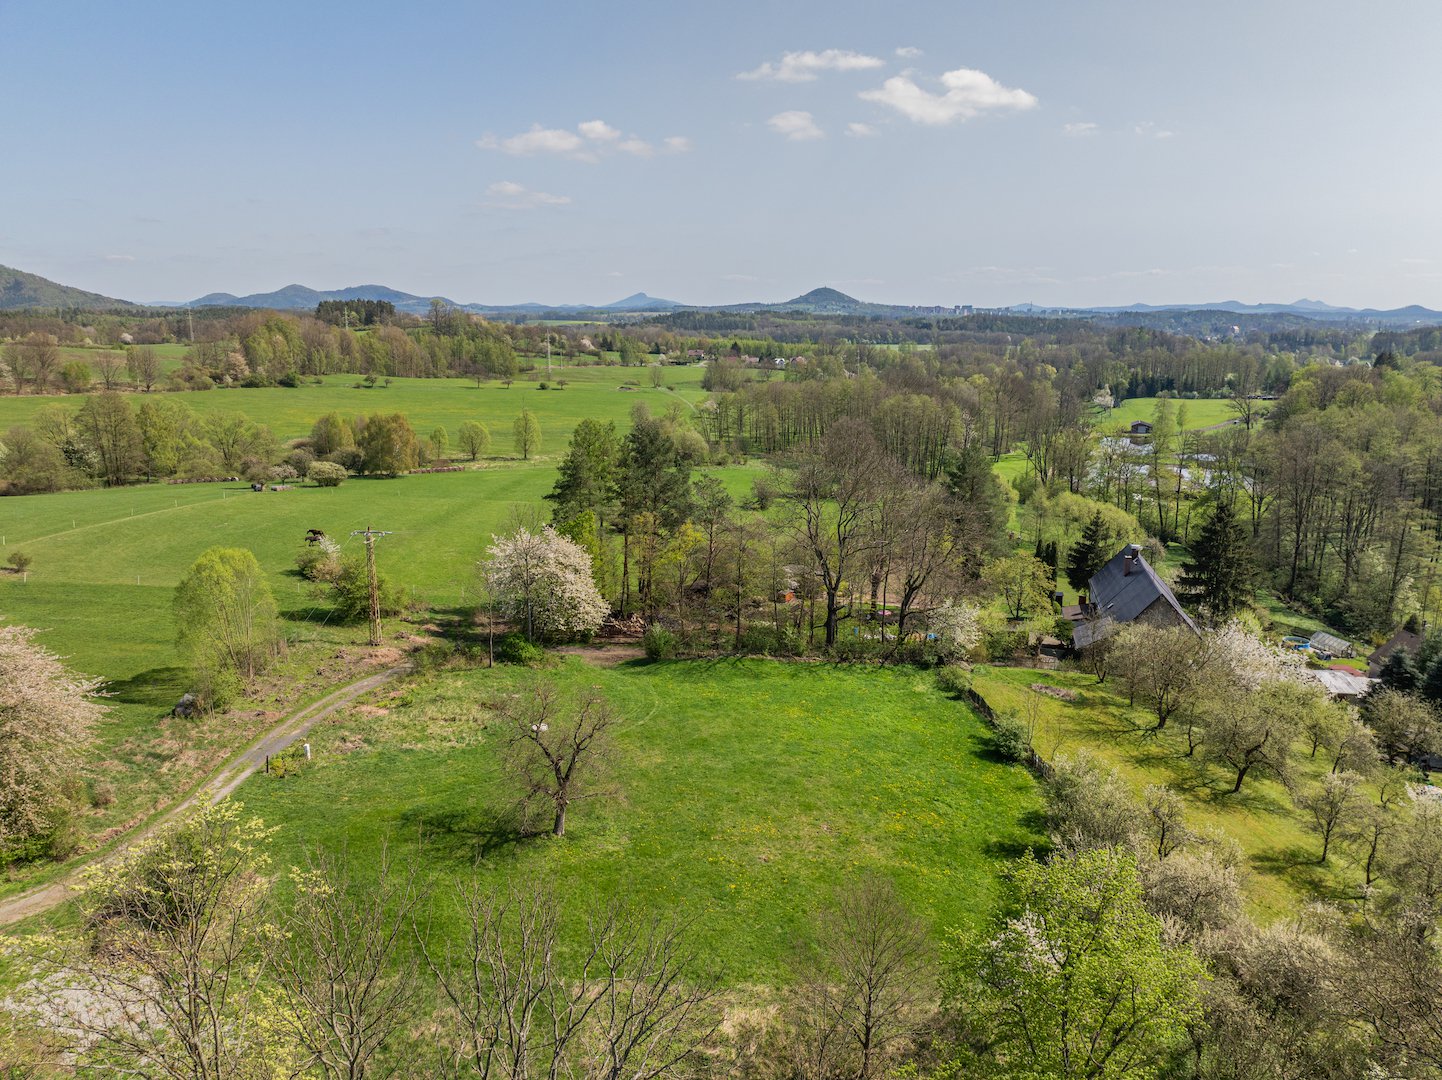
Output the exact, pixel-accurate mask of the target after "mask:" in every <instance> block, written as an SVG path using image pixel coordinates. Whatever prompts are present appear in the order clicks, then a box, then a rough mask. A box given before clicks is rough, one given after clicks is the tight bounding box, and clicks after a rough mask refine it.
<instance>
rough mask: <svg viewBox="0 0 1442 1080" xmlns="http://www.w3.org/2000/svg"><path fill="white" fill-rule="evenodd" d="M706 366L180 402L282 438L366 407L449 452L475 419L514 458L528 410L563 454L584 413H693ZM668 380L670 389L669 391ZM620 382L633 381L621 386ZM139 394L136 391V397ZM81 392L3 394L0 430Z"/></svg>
mask: <svg viewBox="0 0 1442 1080" xmlns="http://www.w3.org/2000/svg"><path fill="white" fill-rule="evenodd" d="M703 370H704V369H702V368H699V367H668V368H664V369H663V372H662V373H663V376H664V379H665V382H664V383H663V385H662V386H661V387H659V388H656V387H653V386H652V385H651V372H650V370H648V369H646V368H636V367H631V368H623V367H565V366H563V365H561V364H556V365H555V366H554V373H553V377H552V378H551V386H552V387H553V389H549V390H541V389H539V387H540V382H541V381H545V380H546V378H547V376H546V369H545V362H544V361H542V362H541V365H540V369H539V371H538V372H534V373H531V375H530V376H526V375H523V376H522V377H520V378H518V379H517V380H516V381H515V382H514V383H512V384H511V386H510V387H509V388H507V387H505V386H503V385H502V384H501V383H498V382H485V383H482V384H481V386H480V387H479V388H477V386H476V384H475V382H474V381H472V380H468V379H392V380H391V381H390V385H389V386H386V385H384V384H383V383H378V384H377V385H376V386H375V387H373V388H371V389H366V388H365V387H364V386H362V385H359V383H360V377H359V376H358V375H326V376H324V377H322V379H321V385H319V386H316V385H313V384H311V383H305V384H304V385H302V386H299V387H293V388H292V387H283V386H275V387H259V388H255V389H245V388H236V389H230V390H206V391H192V392H181V393H177V394H173V395H171V396H172V398H173V399H174V400H177V401H180V402H182V403H184V404H185V405H187V406H189V407H190V408H191V409H193V410H195V412H197V413H199V414H201V415H206V414H209V413H214V412H238V413H242V414H244V415H245V416H247V417H249V418H250V419H251V420H253V421H255V422H256V423H259V424H267V425H269V426H270V428H271V430H272V431H273V432H275V434H276V436H277V437H278V438H280V439H298V438H301V437H302V436H305V435H309V434H310V429H311V425H312V424H314V423H315V421H316V419H317V418H319V417H321V416H324V415H325V414H326V413H328V412H339V413H341V414H342V415H343V416H354V415H356V414H361V413H374V412H388V413H390V412H401V413H405V414H406V415H407V416H408V417H410V421H411V424H412V425H413V426H414V427H415V429H416V431H418V432H419V433H420V435H421V437H422V438H424V437H425V436H426V435H428V434H429V433H430V432H431V431H432V430H433V429H434V428H436V427H438V426H439V427H445V428H446V430H447V432H448V433H449V434H450V438H451V449H452V451H453V452H456V451H457V446H456V431H457V429H458V428H459V427H460V425H461V423H462V422H463V421H466V420H479V421H480V422H481V423H483V424H485V425H486V427H487V429H488V430H489V431H490V433H491V452H492V453H493V454H498V455H509V454H511V453H512V449H511V425H512V424H513V423H514V422H515V419H516V417H517V415H519V413H520V412H521V410H522V409H523V408H524V409H530V410H531V411H532V412H534V413H535V414H536V418H537V420H538V421H539V422H540V425H541V451H540V453H541V455H542V456H545V457H554V458H558V457H559V456H560V455H561V454H562V453H563V452H564V451H565V447H566V440H568V439H569V438H570V437H571V431H572V430H573V429H574V428H575V426H576V425H577V424H578V423H580V422H581V421H582V420H583V419H586V418H588V417H593V418H596V419H600V420H614V421H615V422H616V424H617V426H618V427H620V428H621V429H622V430H625V429H626V428H628V427H629V426H630V416H631V409H632V408H633V407H634V406H635V405H636V403H637V402H644V403H645V404H646V406H647V408H649V409H650V410H651V412H652V413H654V414H658V415H659V414H662V413H664V412H665V411H666V410H667V408H668V407H669V406H670V405H671V404H672V403H673V402H680V403H681V405H682V407H683V408H684V409H685V410H686V411H687V412H688V413H689V412H690V411H691V409H692V407H693V406H694V405H695V403H696V402H699V401H700V400H701V399H702V398H704V397H705V393H704V391H702V390H701V376H702V374H703ZM561 379H564V380H566V386H565V387H564V388H562V389H554V386H555V384H556V381H558V380H561ZM667 386H671V387H674V388H675V389H674V390H668V389H666V387H667ZM622 387H629V388H627V389H622ZM142 398H143V395H138V394H137V395H134V396H133V398H132V400H133V401H135V402H136V403H138V402H139V401H140V400H141V399H142ZM83 400H84V398H83V396H82V395H74V394H72V395H48V396H31V395H25V396H21V397H16V396H15V395H13V394H11V395H4V396H0V431H4V429H6V428H8V427H10V426H12V425H14V424H22V423H25V422H26V421H28V420H29V419H30V418H31V417H32V416H34V415H35V413H36V411H37V410H39V409H40V408H41V407H42V406H44V405H46V404H49V403H54V402H60V403H62V404H65V405H67V406H70V407H72V408H79V406H80V405H81V404H82V403H83Z"/></svg>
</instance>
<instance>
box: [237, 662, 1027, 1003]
mask: <svg viewBox="0 0 1442 1080" xmlns="http://www.w3.org/2000/svg"><path fill="white" fill-rule="evenodd" d="M545 674H546V675H548V676H550V677H554V678H555V679H556V680H557V681H558V682H561V683H562V684H563V685H567V686H570V687H589V686H596V687H599V688H600V690H601V691H602V692H603V693H604V694H605V695H606V696H607V698H608V699H609V700H610V701H611V703H612V704H613V705H614V706H615V707H616V708H617V709H618V710H619V711H620V713H621V714H622V716H623V717H624V720H623V722H622V724H621V725H620V726H619V727H618V728H617V731H616V737H615V743H616V746H615V755H614V761H613V764H612V765H611V766H610V769H609V772H608V784H610V785H614V789H615V793H614V795H612V796H610V797H606V798H601V799H597V800H592V801H588V802H585V803H583V804H581V805H579V806H578V807H576V808H575V809H574V810H573V811H572V814H571V816H570V818H569V820H568V827H567V834H566V837H565V839H564V840H561V841H559V842H558V841H553V840H550V839H547V838H531V839H518V838H516V837H515V835H514V834H513V832H512V831H510V830H509V829H508V828H507V827H506V826H504V825H503V824H501V822H503V821H504V819H505V816H506V811H507V809H508V807H510V806H511V805H512V803H513V792H512V789H511V788H510V786H509V784H508V783H507V782H506V780H505V778H504V777H503V775H502V774H501V772H500V769H499V767H498V764H497V756H496V752H495V750H496V745H497V742H498V740H499V739H500V738H501V730H500V729H499V727H498V726H492V727H487V725H486V720H487V717H488V706H490V705H492V704H493V703H495V702H497V701H498V700H500V698H501V697H502V695H505V694H508V693H516V692H520V693H525V692H527V691H528V689H529V688H530V687H531V686H532V685H533V683H534V680H535V679H536V678H537V674H536V673H535V672H533V671H530V670H527V669H516V668H506V667H498V668H496V669H495V670H494V671H488V670H485V669H480V670H472V671H461V672H446V673H441V674H438V675H433V676H427V677H424V678H422V679H421V680H419V681H418V682H417V683H415V684H413V685H412V686H411V687H409V688H407V689H405V690H403V691H398V692H395V694H394V695H388V696H386V697H383V698H381V699H380V700H379V701H378V702H377V704H378V705H379V706H380V707H381V708H379V709H377V708H376V707H375V706H370V707H364V706H362V707H359V708H355V709H352V710H350V711H349V712H348V713H346V714H342V715H340V716H338V717H337V718H336V719H335V720H334V721H333V722H329V723H327V724H326V725H324V726H323V727H322V728H319V729H317V730H316V731H315V732H313V733H312V738H311V742H312V744H313V747H314V749H315V755H316V756H315V761H314V763H313V764H312V765H310V766H308V767H306V768H304V769H303V770H302V771H301V772H300V773H299V774H298V775H296V776H293V777H287V778H284V779H276V778H274V777H267V776H256V777H253V778H252V779H251V780H250V781H248V782H247V783H246V784H245V785H244V787H243V788H242V789H241V791H240V793H239V796H238V797H239V798H240V799H242V800H243V801H244V803H245V805H246V808H247V810H249V811H253V812H255V813H257V814H259V815H260V816H261V817H262V818H264V819H265V820H266V821H267V822H268V823H269V824H272V825H279V826H281V830H280V832H279V833H278V834H277V851H276V858H277V864H278V865H281V866H284V865H286V863H287V862H294V861H297V860H299V859H300V857H301V854H302V849H303V848H305V847H306V846H307V845H311V844H320V845H324V846H325V847H328V848H331V849H334V848H336V847H337V846H339V845H341V844H344V845H346V847H347V848H348V850H349V852H350V854H351V856H352V858H353V859H356V860H357V861H359V862H361V863H363V864H364V863H369V862H371V861H373V860H374V859H375V858H376V856H377V853H378V850H379V846H380V844H381V843H382V841H383V840H388V842H389V843H390V845H391V847H392V850H393V852H396V853H399V854H401V855H402V856H403V857H405V858H409V857H411V855H412V853H414V852H415V851H416V850H417V848H418V846H419V848H420V850H421V852H422V859H423V866H424V868H425V869H426V871H427V872H428V873H431V874H433V875H434V876H435V877H436V878H437V879H438V881H439V882H440V883H441V884H444V883H445V882H448V881H450V880H452V879H460V878H465V877H467V876H468V875H469V874H470V873H471V872H472V866H473V864H474V865H476V866H477V872H478V873H479V874H480V876H481V877H482V879H483V880H486V881H488V882H506V881H512V880H515V879H517V878H519V877H529V876H533V875H540V876H544V877H547V878H549V879H550V880H551V881H553V882H554V883H555V885H556V887H557V889H558V890H559V892H560V894H561V895H562V896H564V897H567V898H568V899H569V901H570V902H572V903H574V904H577V905H580V906H587V905H590V904H592V903H598V902H603V901H605V900H608V899H622V900H627V901H632V902H635V903H636V904H638V905H640V906H642V907H643V908H645V909H646V910H650V911H657V912H674V913H678V914H681V915H684V916H692V917H696V918H697V920H698V921H697V925H696V933H697V934H698V935H700V937H699V940H698V942H697V944H698V945H699V947H700V949H701V952H702V954H703V955H705V956H707V957H710V958H714V959H715V960H716V961H717V962H718V963H719V964H720V965H721V966H722V969H723V972H724V974H725V976H726V977H727V978H728V980H730V981H731V982H733V983H753V982H771V981H774V980H776V979H778V978H781V977H782V972H783V970H784V968H785V966H786V962H787V960H788V958H789V957H791V956H792V955H793V954H794V952H795V950H796V948H797V947H798V944H799V943H801V942H803V941H805V940H806V937H807V935H808V933H809V928H810V924H811V919H812V917H813V914H814V912H815V911H816V910H817V909H818V907H820V906H821V905H824V904H826V903H827V902H828V901H829V900H830V898H831V897H832V896H833V895H834V894H835V892H836V890H837V889H838V888H840V887H841V886H843V885H844V884H846V883H847V882H851V881H854V880H856V878H857V877H858V876H860V875H862V874H867V873H877V874H881V875H884V876H886V877H888V878H890V879H892V880H893V882H894V883H895V885H896V887H897V889H898V891H899V892H900V894H901V895H902V896H903V897H904V898H905V899H906V901H907V902H908V903H909V905H910V906H911V907H913V908H914V910H915V911H916V912H917V913H918V914H919V915H921V916H922V917H923V918H925V919H926V920H927V921H928V922H929V923H930V924H931V925H932V926H934V927H936V928H937V929H938V930H940V929H942V928H944V927H948V926H955V925H967V926H970V925H975V924H976V923H977V922H978V921H979V920H981V919H982V918H984V917H985V916H986V914H988V913H989V912H990V911H991V910H992V908H993V906H994V904H995V901H996V896H997V871H998V868H999V865H1000V862H1001V861H1002V860H1003V859H1005V858H1008V857H1012V856H1015V855H1017V854H1019V853H1020V852H1021V851H1023V850H1025V849H1026V848H1027V847H1029V846H1033V845H1036V844H1039V843H1041V841H1042V838H1041V837H1040V836H1039V834H1038V833H1037V832H1036V823H1037V820H1038V819H1037V811H1038V808H1039V797H1038V793H1037V790H1036V787H1035V784H1034V782H1033V781H1032V779H1031V778H1030V776H1029V775H1028V774H1027V773H1026V772H1025V771H1024V770H1022V769H1020V768H1018V767H1015V766H1010V765H1005V764H1001V763H1000V762H998V761H996V760H995V759H994V758H993V757H992V755H991V752H990V750H989V740H988V736H987V733H986V731H985V728H984V726H983V725H982V723H981V722H980V720H978V719H977V718H976V716H975V715H974V714H973V713H972V712H971V711H970V710H969V709H967V708H966V707H964V706H962V705H960V704H958V703H956V702H954V701H952V700H950V699H948V698H946V697H943V696H942V695H941V694H940V693H939V692H938V691H937V689H936V688H935V682H934V679H933V677H932V675H931V674H930V673H929V672H918V671H915V670H913V669H876V668H871V667H865V668H859V667H834V666H830V665H827V666H824V667H821V666H817V665H814V664H786V663H780V662H775V661H757V660H749V661H748V660H718V661H678V662H671V663H661V664H647V663H644V662H638V663H628V664H623V665H621V666H619V667H615V668H597V667H592V666H589V665H587V664H584V663H582V662H581V661H579V660H575V659H569V660H567V661H565V662H564V663H563V664H561V665H560V666H559V667H557V668H554V669H553V670H551V671H548V672H545ZM445 893H446V890H445V889H444V888H441V889H440V890H439V891H438V894H437V901H436V914H437V918H439V919H442V920H445V919H446V918H448V917H452V916H451V915H450V913H449V908H448V905H447V904H446V903H445V899H446V896H445Z"/></svg>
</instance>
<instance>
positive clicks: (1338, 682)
mask: <svg viewBox="0 0 1442 1080" xmlns="http://www.w3.org/2000/svg"><path fill="white" fill-rule="evenodd" d="M1307 674H1308V675H1310V676H1312V678H1314V679H1316V680H1317V681H1318V682H1319V683H1321V684H1322V687H1323V688H1324V689H1325V690H1326V691H1327V693H1329V694H1331V695H1332V696H1333V697H1361V696H1362V695H1363V694H1365V693H1366V692H1367V691H1368V690H1370V689H1372V684H1373V683H1374V682H1376V680H1375V679H1368V678H1365V677H1364V676H1361V675H1353V674H1352V673H1351V672H1349V671H1339V670H1337V669H1336V668H1308V669H1307Z"/></svg>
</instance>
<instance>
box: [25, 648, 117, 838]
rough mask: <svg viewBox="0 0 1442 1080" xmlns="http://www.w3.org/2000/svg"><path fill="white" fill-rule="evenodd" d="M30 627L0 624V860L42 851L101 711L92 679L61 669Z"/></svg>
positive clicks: (96, 684)
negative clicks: (95, 696)
mask: <svg viewBox="0 0 1442 1080" xmlns="http://www.w3.org/2000/svg"><path fill="white" fill-rule="evenodd" d="M34 634H35V631H34V630H32V629H30V628H29V627H25V626H0V865H3V864H4V863H6V862H9V861H11V860H12V859H15V858H20V857H27V856H32V855H38V854H41V853H42V847H43V845H45V844H46V843H47V841H48V840H49V839H50V838H52V837H53V835H54V834H55V831H56V829H57V827H58V826H59V825H60V823H61V820H62V818H63V816H64V811H65V809H66V806H67V803H68V796H67V794H66V792H67V787H68V786H69V785H70V784H71V783H72V782H73V780H74V778H75V777H76V776H77V775H79V771H80V767H81V765H82V761H81V753H82V751H83V750H84V748H85V746H86V744H87V743H88V742H89V740H90V729H91V727H92V726H93V725H94V723H95V721H96V720H98V719H99V718H100V715H101V714H102V712H103V711H104V710H103V709H102V707H101V706H100V705H98V704H96V703H95V702H94V701H92V700H90V697H89V695H90V694H93V693H95V691H96V690H97V689H99V686H100V682H99V680H97V679H87V678H84V677H82V676H79V675H74V674H72V673H71V672H69V671H67V670H66V668H65V665H64V664H63V663H61V660H60V657H58V656H56V655H55V654H54V653H52V652H50V651H49V650H48V649H45V648H42V647H41V646H39V645H37V644H35V643H34V642H33V641H31V640H30V639H31V638H32V637H33V636H34ZM52 846H53V845H52Z"/></svg>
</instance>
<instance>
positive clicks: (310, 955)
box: [271, 848, 423, 1080]
mask: <svg viewBox="0 0 1442 1080" xmlns="http://www.w3.org/2000/svg"><path fill="white" fill-rule="evenodd" d="M293 877H294V880H295V886H296V895H295V903H294V906H293V907H292V909H291V912H290V914H289V917H288V918H287V920H286V930H287V933H286V936H285V939H284V940H283V941H282V942H281V943H279V945H278V946H277V947H276V948H275V949H273V950H272V953H271V968H272V971H273V973H274V976H275V981H276V984H277V985H278V986H279V988H280V992H281V995H282V998H283V1000H284V1005H285V1007H284V1009H283V1013H282V1017H283V1019H282V1022H283V1024H284V1026H285V1029H286V1031H287V1032H288V1034H289V1035H290V1037H291V1039H293V1040H294V1042H295V1045H296V1046H298V1047H300V1048H301V1049H302V1050H304V1052H305V1054H306V1055H307V1057H308V1059H309V1061H308V1064H309V1065H310V1066H311V1067H313V1068H315V1069H317V1070H318V1071H319V1072H320V1073H321V1075H323V1076H325V1077H328V1078H330V1080H364V1078H366V1077H370V1076H375V1075H378V1074H379V1075H389V1072H388V1071H386V1070H379V1069H377V1067H376V1059H377V1055H378V1054H379V1053H380V1052H381V1050H382V1048H383V1047H385V1046H386V1044H387V1043H388V1042H391V1041H393V1040H394V1038H395V1037H396V1035H397V1033H398V1032H400V1031H401V1030H402V1029H403V1028H404V1026H405V1025H406V1024H407V1023H408V1022H409V1021H410V1020H411V1019H412V1013H413V1010H414V1006H415V1004H416V998H417V995H418V992H419V985H418V982H417V979H416V972H415V970H414V968H413V967H412V966H410V965H408V964H406V963H405V962H404V961H402V960H400V959H399V958H398V956H397V953H398V951H399V949H400V946H401V941H402V939H403V937H404V936H405V935H406V933H407V932H408V928H409V927H410V925H411V919H412V917H413V915H414V913H415V909H416V907H417V905H418V904H419V903H420V901H421V899H422V895H423V894H422V891H421V889H420V888H418V886H417V883H416V877H415V870H414V868H412V869H411V870H410V871H409V872H407V873H406V874H404V875H402V876H399V877H397V876H395V875H394V874H393V873H392V865H391V859H390V854H389V851H388V850H387V849H385V848H382V851H381V858H380V866H379V869H378V871H377V873H376V875H375V877H374V878H373V879H372V878H370V877H369V876H367V877H366V879H365V880H359V879H358V878H357V877H356V875H355V874H354V872H353V871H352V869H351V866H350V864H349V861H348V859H347V857H346V856H345V855H344V854H342V855H341V856H339V857H334V856H330V855H327V854H325V853H321V854H318V855H313V856H311V857H310V859H309V862H308V864H307V865H306V866H305V867H304V868H301V869H297V870H295V871H293Z"/></svg>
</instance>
